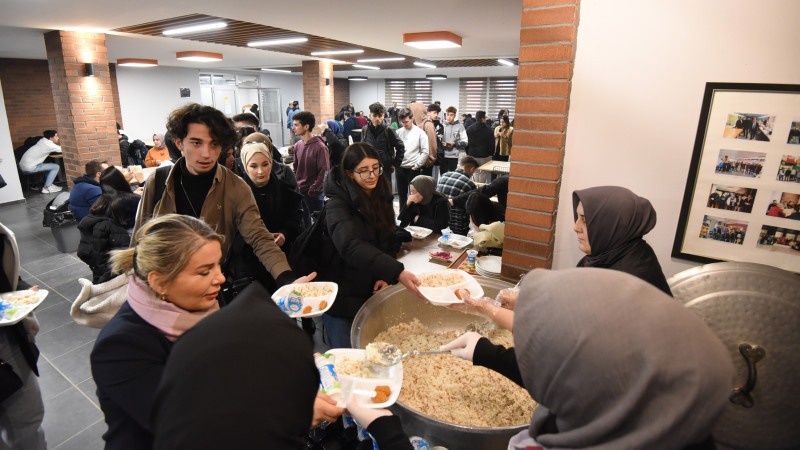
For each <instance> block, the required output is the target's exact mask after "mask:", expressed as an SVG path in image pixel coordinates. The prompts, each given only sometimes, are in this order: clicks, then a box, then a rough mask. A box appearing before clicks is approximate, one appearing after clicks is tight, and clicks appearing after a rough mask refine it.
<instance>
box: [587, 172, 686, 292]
mask: <svg viewBox="0 0 800 450" xmlns="http://www.w3.org/2000/svg"><path fill="white" fill-rule="evenodd" d="M572 212H573V216H574V218H575V227H574V228H573V229H574V230H575V232H576V233H577V234H578V248H580V250H581V251H582V252H584V253H586V256H584V257H583V258H582V259H581V260H580V261H579V262H578V267H600V268H606V269H614V270H619V271H622V272H627V273H629V274H631V275H634V276H637V277H639V278H641V279H643V280H644V281H647V282H648V283H650V284H652V285H653V286H655V287H657V288H659V289H661V290H662V291H664V292H665V293H666V294H669V295H672V292H671V291H670V290H669V285H668V284H667V279H666V277H664V272H663V271H662V270H661V265H660V264H659V263H658V258H657V257H656V254H655V252H653V249H652V248H651V247H650V245H649V244H648V243H647V242H645V241H644V239H642V236H644V235H645V234H647V233H649V232H650V230H652V229H653V228H654V227H655V226H656V211H655V209H653V205H651V204H650V201H649V200H647V199H646V198H643V197H639V196H638V195H636V194H634V193H633V192H631V191H630V190H628V189H625V188H624V187H619V186H598V187H592V188H588V189H581V190H579V191H574V192H573V193H572Z"/></svg>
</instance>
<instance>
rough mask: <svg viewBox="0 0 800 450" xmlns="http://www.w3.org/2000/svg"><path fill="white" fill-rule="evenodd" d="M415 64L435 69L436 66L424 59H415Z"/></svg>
mask: <svg viewBox="0 0 800 450" xmlns="http://www.w3.org/2000/svg"><path fill="white" fill-rule="evenodd" d="M414 65H415V66H417V67H425V68H426V69H435V68H436V66H434V65H433V64H430V63H426V62H422V61H414Z"/></svg>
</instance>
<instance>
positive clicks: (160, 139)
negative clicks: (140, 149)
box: [144, 133, 170, 167]
mask: <svg viewBox="0 0 800 450" xmlns="http://www.w3.org/2000/svg"><path fill="white" fill-rule="evenodd" d="M164 161H170V159H169V150H168V149H167V143H166V142H165V141H164V134H163V133H156V134H154V135H153V148H151V149H150V150H148V151H147V156H145V158H144V165H145V167H158V166H160V165H161V163H163V162H164Z"/></svg>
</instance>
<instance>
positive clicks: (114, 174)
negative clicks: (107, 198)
mask: <svg viewBox="0 0 800 450" xmlns="http://www.w3.org/2000/svg"><path fill="white" fill-rule="evenodd" d="M100 189H101V190H102V191H103V193H104V194H114V193H117V192H120V193H124V194H133V189H131V185H130V184H129V183H128V182H127V181H125V175H122V172H120V171H119V169H117V168H116V167H114V166H110V167H108V168H107V169H106V170H104V171H103V172H102V173H101V174H100Z"/></svg>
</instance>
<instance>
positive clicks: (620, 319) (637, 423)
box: [442, 268, 735, 449]
mask: <svg viewBox="0 0 800 450" xmlns="http://www.w3.org/2000/svg"><path fill="white" fill-rule="evenodd" d="M515 313H516V314H515V317H514V347H513V348H509V349H506V348H504V347H502V346H496V345H493V344H492V343H491V342H489V340H488V339H486V338H483V337H482V336H481V335H479V334H478V333H474V332H469V333H465V334H464V335H462V336H461V337H459V338H458V339H456V340H455V341H453V342H451V343H450V344H447V345H445V346H444V347H443V348H442V349H443V350H450V351H451V352H452V354H453V355H454V356H457V357H460V358H463V359H466V360H468V361H472V362H473V364H475V365H480V366H484V367H488V368H490V369H492V370H495V371H497V372H499V373H501V374H503V375H505V376H506V377H508V378H509V379H511V380H512V381H515V382H516V383H517V384H519V385H520V386H523V387H524V388H525V389H526V390H527V391H528V393H530V395H531V397H532V398H533V399H534V400H536V401H537V402H538V403H539V406H538V407H537V408H536V410H535V411H534V413H533V417H532V419H531V425H530V427H529V428H528V429H527V430H525V431H523V432H521V433H520V434H518V435H517V436H515V437H514V438H513V439H512V440H511V442H510V443H509V448H510V449H522V448H530V447H533V446H540V447H543V448H546V449H547V448H587V447H591V448H604V449H605V448H608V449H617V448H670V449H687V448H692V449H713V448H715V447H714V442H713V439H712V437H711V428H712V427H713V426H714V423H715V422H716V420H717V419H718V418H719V416H720V415H721V413H722V411H723V408H724V407H725V405H726V404H727V402H728V400H727V399H728V395H729V393H730V389H731V387H732V385H733V379H734V377H735V371H734V368H733V364H732V362H731V355H730V354H729V352H728V350H727V349H726V348H725V345H723V343H722V342H721V341H720V340H719V338H717V336H716V335H714V333H713V332H712V331H711V329H710V328H708V326H707V325H706V324H705V323H704V322H703V320H702V319H701V318H700V317H698V316H697V315H696V314H694V313H693V312H692V311H690V310H688V309H686V308H685V307H683V305H681V304H680V303H678V302H675V301H674V300H673V299H672V298H670V297H669V296H667V295H665V294H664V293H663V292H661V291H659V290H658V289H656V288H654V287H653V286H652V285H649V284H647V283H645V282H643V281H642V280H640V279H638V278H636V277H633V276H631V275H629V274H626V273H621V272H618V271H612V270H600V269H594V268H589V269H567V270H560V271H550V270H544V269H537V270H534V271H532V272H531V273H530V274H528V275H527V276H526V277H525V279H524V280H523V281H522V285H521V291H520V295H519V301H518V302H517V307H516V310H515ZM678 349H679V350H678ZM517 362H518V364H517Z"/></svg>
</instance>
